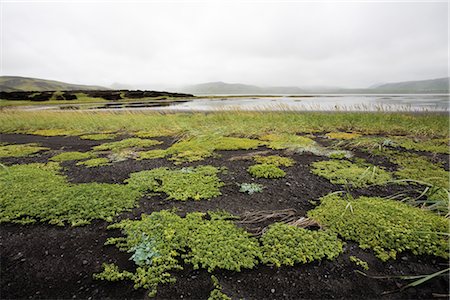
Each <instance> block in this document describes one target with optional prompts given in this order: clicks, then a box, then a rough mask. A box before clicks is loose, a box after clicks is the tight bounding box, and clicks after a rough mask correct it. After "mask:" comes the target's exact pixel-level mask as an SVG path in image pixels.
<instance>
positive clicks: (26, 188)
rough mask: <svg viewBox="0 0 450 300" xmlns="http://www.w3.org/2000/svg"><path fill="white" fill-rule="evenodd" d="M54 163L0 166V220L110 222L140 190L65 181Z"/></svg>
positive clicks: (18, 221)
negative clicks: (98, 220) (0, 193)
mask: <svg viewBox="0 0 450 300" xmlns="http://www.w3.org/2000/svg"><path fill="white" fill-rule="evenodd" d="M58 170H59V167H58V164H57V163H48V164H27V165H15V166H11V167H7V168H2V169H0V190H1V191H2V197H0V204H1V210H0V222H12V223H20V224H26V223H34V222H37V221H40V222H48V223H50V224H56V225H64V224H65V223H69V224H72V225H83V224H88V223H89V222H90V221H91V220H93V219H102V220H106V221H112V218H113V217H114V216H116V215H117V214H119V213H120V212H122V211H125V210H127V209H131V208H132V207H134V206H135V203H136V200H137V199H138V198H139V196H140V193H139V192H138V191H135V190H133V189H132V188H130V187H128V186H126V185H118V184H101V183H85V184H69V183H68V182H67V180H66V178H65V177H64V176H62V175H60V174H59V173H58Z"/></svg>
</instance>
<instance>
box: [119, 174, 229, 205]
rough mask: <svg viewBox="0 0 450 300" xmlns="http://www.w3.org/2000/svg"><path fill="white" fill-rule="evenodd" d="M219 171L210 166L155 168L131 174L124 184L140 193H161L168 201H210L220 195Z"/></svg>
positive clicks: (221, 184)
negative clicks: (174, 168) (173, 168)
mask: <svg viewBox="0 0 450 300" xmlns="http://www.w3.org/2000/svg"><path fill="white" fill-rule="evenodd" d="M218 172H219V170H218V169H217V168H215V167H212V166H199V167H197V168H182V169H176V170H171V169H168V168H157V169H153V170H147V171H141V172H137V173H132V174H131V175H130V178H129V179H127V180H126V181H125V182H127V183H128V185H129V186H130V187H132V188H134V189H137V190H140V191H142V192H146V191H150V192H163V193H165V194H167V196H168V199H174V200H181V201H186V200H188V199H193V200H201V199H211V198H213V197H217V196H219V195H221V193H220V189H219V188H220V187H221V186H223V183H222V182H221V181H220V180H219V178H218V177H217V173H218Z"/></svg>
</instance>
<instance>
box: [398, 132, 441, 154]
mask: <svg viewBox="0 0 450 300" xmlns="http://www.w3.org/2000/svg"><path fill="white" fill-rule="evenodd" d="M392 140H393V141H394V142H395V143H396V144H397V145H398V146H400V147H402V148H405V149H408V150H416V151H426V152H432V153H447V154H448V153H450V145H449V142H450V140H449V139H448V138H445V139H417V138H413V137H399V136H397V137H392Z"/></svg>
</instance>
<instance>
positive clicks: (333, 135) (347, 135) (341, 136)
mask: <svg viewBox="0 0 450 300" xmlns="http://www.w3.org/2000/svg"><path fill="white" fill-rule="evenodd" d="M325 136H326V137H327V138H329V139H336V140H352V139H355V138H359V137H360V136H361V134H359V133H356V132H329V133H327V134H326V135H325Z"/></svg>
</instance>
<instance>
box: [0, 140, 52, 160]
mask: <svg viewBox="0 0 450 300" xmlns="http://www.w3.org/2000/svg"><path fill="white" fill-rule="evenodd" d="M44 150H50V149H49V148H46V147H41V146H39V145H38V144H33V143H31V144H15V145H1V146H0V157H24V156H28V155H31V154H35V153H38V152H40V151H44Z"/></svg>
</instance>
